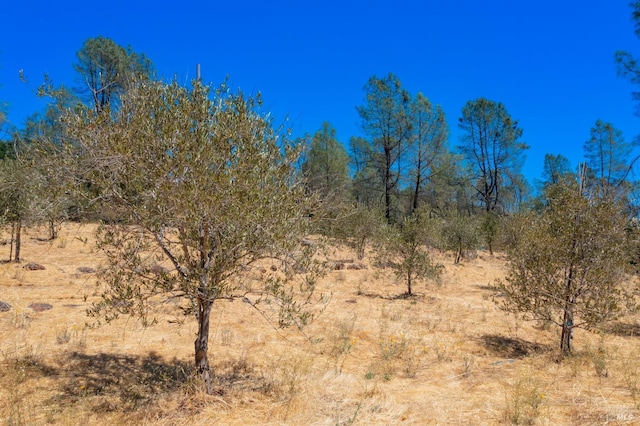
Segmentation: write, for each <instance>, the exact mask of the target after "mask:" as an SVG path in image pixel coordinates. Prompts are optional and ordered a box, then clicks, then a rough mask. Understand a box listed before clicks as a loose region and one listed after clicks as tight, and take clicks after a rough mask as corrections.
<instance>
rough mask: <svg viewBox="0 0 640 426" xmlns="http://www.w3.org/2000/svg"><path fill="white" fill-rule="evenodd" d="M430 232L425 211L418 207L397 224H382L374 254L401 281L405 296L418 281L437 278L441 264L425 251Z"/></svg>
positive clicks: (411, 292) (411, 293)
mask: <svg viewBox="0 0 640 426" xmlns="http://www.w3.org/2000/svg"><path fill="white" fill-rule="evenodd" d="M430 236H431V229H430V228H429V224H428V220H427V215H425V214H423V213H422V212H419V211H417V212H416V213H414V214H413V215H412V216H407V217H405V218H404V219H403V221H402V223H400V224H398V225H385V227H384V230H383V231H382V232H381V233H380V236H379V240H378V247H377V250H376V251H377V257H378V259H379V261H380V263H381V264H383V265H388V266H390V267H391V268H392V269H393V270H394V273H395V274H396V276H397V277H398V278H400V279H402V280H403V281H404V283H405V284H406V285H407V291H406V293H405V294H406V295H407V296H412V295H413V294H414V292H413V289H414V284H416V283H417V282H424V281H427V280H435V281H437V280H439V278H440V275H441V267H440V266H439V265H437V264H434V263H433V261H432V260H431V258H430V257H429V253H428V251H427V246H426V241H427V240H428V239H429V237H430Z"/></svg>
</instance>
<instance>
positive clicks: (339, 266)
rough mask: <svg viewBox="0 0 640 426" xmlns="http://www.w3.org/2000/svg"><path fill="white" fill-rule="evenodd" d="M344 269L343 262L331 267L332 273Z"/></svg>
mask: <svg viewBox="0 0 640 426" xmlns="http://www.w3.org/2000/svg"><path fill="white" fill-rule="evenodd" d="M343 269H344V262H336V263H334V265H333V270H334V271H342V270H343Z"/></svg>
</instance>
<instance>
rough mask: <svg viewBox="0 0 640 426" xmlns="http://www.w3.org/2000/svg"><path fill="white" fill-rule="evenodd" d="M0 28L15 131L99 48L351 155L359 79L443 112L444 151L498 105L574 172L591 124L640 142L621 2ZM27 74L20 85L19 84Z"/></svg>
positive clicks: (131, 11) (86, 6)
mask: <svg viewBox="0 0 640 426" xmlns="http://www.w3.org/2000/svg"><path fill="white" fill-rule="evenodd" d="M5 3H6V4H4V5H3V6H2V8H0V9H1V12H0V101H4V102H6V103H7V107H8V119H9V121H10V123H11V124H12V125H15V126H16V127H18V128H20V127H22V126H23V124H24V120H25V118H26V117H27V116H29V115H30V114H31V113H33V112H35V111H38V110H41V109H42V107H43V103H42V101H39V100H37V99H36V97H35V95H34V92H35V88H36V87H37V85H38V84H39V83H40V82H41V81H42V75H43V74H44V73H48V74H49V75H50V77H51V78H52V79H53V80H54V82H55V83H57V84H60V83H64V84H65V85H67V86H74V85H77V82H76V75H75V72H74V71H73V68H72V64H73V63H74V62H75V54H76V52H77V51H78V50H79V49H80V48H81V46H82V44H83V42H84V41H85V40H86V39H88V38H90V37H96V36H98V35H103V36H105V37H109V38H112V39H113V40H114V41H115V42H117V43H118V44H121V45H123V46H127V45H131V47H132V48H133V49H134V50H135V51H137V52H144V53H145V54H146V55H147V56H148V57H149V58H150V59H151V60H152V61H153V62H154V64H155V67H156V70H157V72H158V74H159V76H160V77H163V78H172V77H173V76H174V75H175V76H177V78H178V79H179V80H181V81H185V82H186V81H189V80H190V79H191V78H193V77H194V74H195V65H196V64H197V63H200V64H201V66H202V77H203V80H204V81H205V82H211V83H214V84H218V83H220V82H222V81H223V80H224V78H225V76H229V78H230V83H231V85H232V87H236V88H237V87H240V88H242V89H243V90H244V91H245V92H247V93H255V92H257V91H260V92H262V94H263V97H264V100H265V107H266V109H267V110H269V111H271V112H272V115H273V117H274V119H275V122H276V123H282V122H283V121H284V120H285V119H286V118H287V117H288V119H289V122H288V123H287V125H288V126H290V127H291V128H292V130H293V135H294V136H301V135H303V134H305V133H313V132H315V131H316V130H318V129H319V128H320V127H321V124H322V122H323V121H328V122H330V123H331V124H332V125H333V126H334V127H335V128H336V130H337V134H338V138H339V139H340V140H341V141H342V142H344V143H345V144H348V141H349V138H350V137H351V136H357V135H361V130H360V120H359V117H358V115H357V113H356V110H355V107H356V106H358V105H361V104H362V102H363V96H364V92H363V90H362V88H363V86H364V85H365V83H366V82H367V80H368V79H369V77H371V76H372V75H377V76H380V77H382V76H384V75H386V74H387V73H388V72H393V73H394V74H395V75H397V76H398V77H399V78H400V80H401V81H402V83H403V86H404V87H405V88H406V89H407V90H409V91H410V92H411V93H412V94H414V95H415V94H416V93H417V92H422V93H424V94H425V95H426V96H427V97H428V98H429V99H430V100H431V101H432V102H433V103H435V104H440V105H442V107H443V108H444V110H445V112H446V114H447V119H448V122H449V126H450V128H451V139H450V144H451V146H455V145H457V144H458V136H459V131H458V128H457V122H458V118H459V117H460V111H461V109H462V107H463V106H464V104H465V103H466V102H467V101H468V100H473V99H476V98H478V97H485V98H488V99H491V100H495V101H500V102H502V103H504V104H505V106H506V108H507V110H508V111H509V112H510V113H511V115H512V117H513V118H515V119H518V120H519V122H520V125H521V127H522V128H523V129H524V137H523V140H524V141H525V142H527V143H528V144H529V145H530V146H531V149H530V150H529V152H528V154H527V161H526V164H525V169H524V171H525V174H526V175H527V177H528V178H529V179H530V180H533V179H536V178H539V177H540V174H541V171H542V164H543V158H544V154H545V153H553V154H563V155H565V156H566V157H568V158H569V159H570V160H571V162H572V165H573V166H575V165H576V164H577V162H578V161H579V160H580V159H581V158H582V145H583V143H584V141H585V140H587V139H588V138H589V129H590V128H591V127H592V126H593V124H594V123H595V121H596V119H598V118H601V119H603V120H605V121H608V122H611V123H613V125H614V126H615V127H617V128H618V129H620V130H622V132H623V134H624V136H625V138H627V139H628V140H631V139H633V138H635V137H636V136H637V135H638V134H640V126H638V124H639V123H640V121H639V120H640V119H639V118H638V117H636V116H635V115H634V111H635V106H634V102H633V101H632V99H631V94H630V93H631V91H632V90H635V88H634V87H633V86H632V85H631V84H630V83H629V82H627V81H626V80H623V79H620V78H618V77H617V76H616V70H615V66H614V63H613V54H614V52H615V51H616V50H618V49H624V50H628V51H631V52H633V53H635V54H637V55H639V56H640V40H639V39H637V38H636V37H635V35H634V34H633V23H632V21H631V18H630V12H631V9H630V8H629V6H628V1H627V0H612V1H606V2H605V1H602V0H598V1H596V0H586V1H585V0H583V1H577V0H561V1H558V0H538V1H520V0H510V1H507V0H500V1H498V0H484V1H475V0H448V1H442V0H440V1H432V0H423V1H419V0H415V1H406V0H395V1H379V0H368V1H360V0H357V1H354V0H342V1H334V0H324V1H313V0H306V1H302V0H301V1H281V0H272V1H240V0H236V1H207V2H205V1H202V2H200V1H198V2H192V1H182V2H173V1H172V2H165V1H153V2H150V1H138V0H129V1H121V0H115V1H106V2H105V1H96V0H74V1H69V0H63V1H55V2H49V1H47V2H45V1H37V0H23V1H21V2H18V1H9V2H5ZM21 69H22V70H24V72H25V74H26V75H27V77H28V83H27V84H24V83H22V82H21V81H20V80H19V78H18V71H19V70H21Z"/></svg>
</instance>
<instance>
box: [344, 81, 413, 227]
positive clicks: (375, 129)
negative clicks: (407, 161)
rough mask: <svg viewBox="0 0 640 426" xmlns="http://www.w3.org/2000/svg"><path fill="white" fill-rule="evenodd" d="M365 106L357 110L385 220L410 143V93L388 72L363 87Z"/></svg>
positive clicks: (390, 219) (368, 164)
mask: <svg viewBox="0 0 640 426" xmlns="http://www.w3.org/2000/svg"><path fill="white" fill-rule="evenodd" d="M364 91H365V103H364V105H361V106H359V107H357V108H356V109H357V110H358V114H359V115H360V118H361V119H362V128H363V130H364V132H365V133H366V134H367V136H368V137H369V140H368V141H366V142H368V144H369V148H368V149H366V150H363V152H364V153H366V154H367V156H368V158H367V160H366V161H367V166H368V167H372V168H374V169H375V170H376V171H377V173H378V176H379V179H380V181H379V182H380V183H381V185H382V186H381V188H379V190H380V192H381V193H382V194H384V208H385V218H386V219H387V221H388V222H389V223H391V221H392V216H393V213H394V212H393V198H394V197H395V195H396V193H397V191H398V189H399V183H400V171H399V169H400V167H398V166H399V164H400V162H401V161H402V156H403V154H404V152H405V151H406V148H407V147H408V145H409V144H410V141H411V124H410V110H409V106H410V101H411V98H410V96H409V93H408V92H407V91H406V90H404V89H403V88H402V83H401V82H400V79H398V77H397V76H395V75H393V74H391V73H389V74H388V75H387V76H386V77H384V78H378V77H376V76H373V77H371V78H370V79H369V81H368V82H367V84H366V85H365V87H364Z"/></svg>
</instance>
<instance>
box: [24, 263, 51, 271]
mask: <svg viewBox="0 0 640 426" xmlns="http://www.w3.org/2000/svg"><path fill="white" fill-rule="evenodd" d="M23 268H24V269H26V270H29V271H44V270H45V269H46V268H45V267H44V266H42V265H40V264H39V263H34V262H29V263H27V264H25V265H24V266H23Z"/></svg>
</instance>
